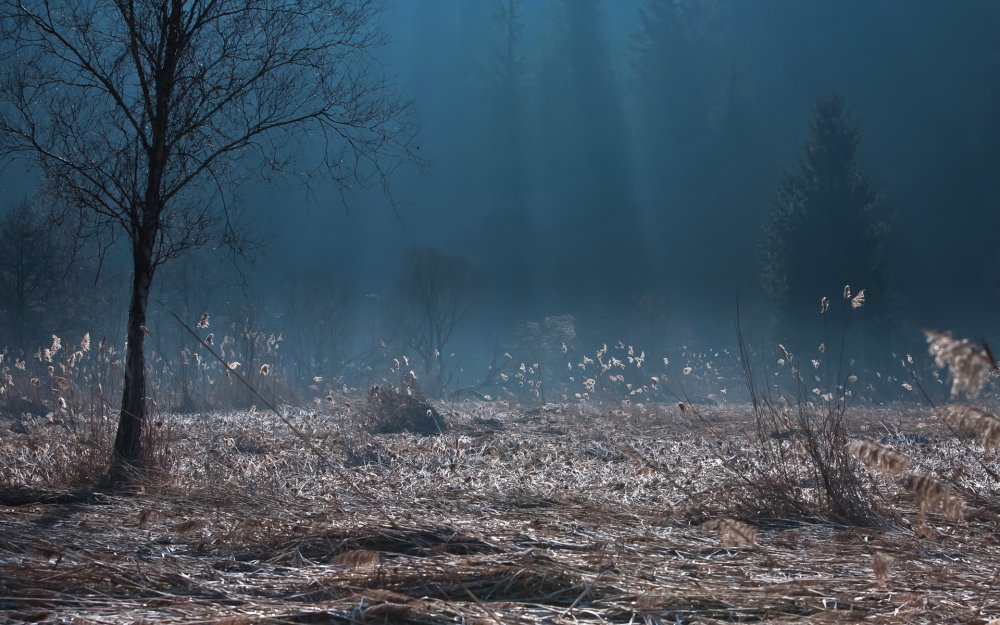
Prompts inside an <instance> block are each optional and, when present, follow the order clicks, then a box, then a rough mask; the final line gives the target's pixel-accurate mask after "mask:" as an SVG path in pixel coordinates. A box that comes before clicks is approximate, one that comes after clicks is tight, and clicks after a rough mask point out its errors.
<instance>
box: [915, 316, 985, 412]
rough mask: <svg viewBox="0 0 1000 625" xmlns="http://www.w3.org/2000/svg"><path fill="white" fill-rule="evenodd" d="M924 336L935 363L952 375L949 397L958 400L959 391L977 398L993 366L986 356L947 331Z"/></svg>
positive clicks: (972, 345)
mask: <svg viewBox="0 0 1000 625" xmlns="http://www.w3.org/2000/svg"><path fill="white" fill-rule="evenodd" d="M924 335H925V336H926V337H927V344H928V346H929V351H930V354H931V356H933V357H934V364H935V365H937V366H938V367H941V368H947V369H948V371H949V373H950V374H951V378H952V385H951V396H952V397H957V396H958V394H959V393H960V392H961V391H962V389H965V390H966V391H967V392H968V394H969V396H970V397H976V396H977V395H979V391H981V390H982V388H983V385H984V384H986V374H987V373H988V372H989V370H990V368H991V367H992V362H991V360H990V358H989V356H987V354H986V353H985V352H984V351H983V350H981V349H979V347H977V346H976V345H974V344H972V343H971V342H970V341H969V340H968V339H961V340H960V339H957V338H955V337H954V336H953V335H952V334H951V333H950V332H935V331H933V330H926V331H925V332H924Z"/></svg>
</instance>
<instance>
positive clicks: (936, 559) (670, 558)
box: [0, 396, 1000, 623]
mask: <svg viewBox="0 0 1000 625" xmlns="http://www.w3.org/2000/svg"><path fill="white" fill-rule="evenodd" d="M587 406H588V404H583V405H567V404H560V405H555V404H548V405H545V406H542V407H537V408H533V409H528V408H525V407H521V406H518V405H513V404H508V403H505V402H497V401H494V402H466V403H461V404H450V405H440V404H439V405H438V409H439V410H440V412H441V413H442V415H443V417H444V418H445V419H447V422H448V425H449V428H448V429H447V430H446V431H445V432H444V433H443V434H438V435H434V436H420V435H416V434H409V433H399V434H379V433H373V432H372V431H371V429H370V428H367V427H366V426H367V425H368V424H369V421H370V417H369V416H368V415H367V414H365V411H366V410H368V409H369V406H367V405H366V402H365V398H364V397H363V396H360V397H357V398H353V399H350V398H339V397H338V398H334V401H332V402H326V403H325V404H324V407H325V408H324V411H322V412H319V413H315V412H307V411H291V412H289V413H287V414H286V417H287V418H288V419H289V420H290V421H291V422H292V423H293V424H294V425H296V426H297V427H298V428H299V429H300V431H301V432H302V433H303V435H304V436H306V437H307V438H308V440H309V444H308V446H307V445H306V444H305V443H304V442H303V441H302V440H300V439H299V438H298V437H297V436H296V435H294V434H293V433H292V432H291V431H290V430H289V429H288V427H287V426H285V425H284V424H282V423H281V422H280V421H279V419H278V418H277V417H276V416H275V415H273V414H271V415H268V414H264V413H254V412H239V413H212V414H202V415H195V416H183V417H181V416H168V417H165V418H164V424H163V425H161V426H159V429H160V430H161V431H162V434H161V435H162V436H164V437H165V438H169V449H170V450H171V453H170V455H169V457H167V458H163V459H161V461H162V462H161V463H162V464H163V465H164V473H163V476H164V477H163V478H162V479H160V480H159V481H155V480H154V481H153V482H151V483H149V484H147V486H146V488H145V490H144V492H138V493H135V492H133V493H121V492H101V491H95V490H93V489H87V490H83V491H74V490H70V489H68V488H67V486H68V485H70V484H72V483H73V481H72V480H74V479H78V478H79V475H77V474H75V473H73V472H72V471H70V470H69V468H71V467H73V466H74V462H76V461H77V459H78V458H79V455H78V454H80V453H81V451H82V450H83V449H85V448H86V446H87V445H88V444H92V443H89V442H88V441H89V438H88V437H89V434H84V433H79V434H78V433H77V430H74V429H73V428H72V427H70V426H69V425H68V424H67V420H66V419H64V420H60V419H55V420H54V421H50V420H49V419H47V418H45V417H39V418H36V419H33V420H26V421H25V420H18V421H12V420H10V421H5V422H4V423H3V430H4V431H3V434H2V436H0V441H2V442H0V480H2V484H0V486H2V487H3V488H4V494H3V498H4V501H3V505H0V611H2V614H3V616H4V617H6V618H8V619H11V620H13V621H40V620H47V621H59V622H69V621H75V622H140V621H145V622H176V623H180V622H225V623H249V622H275V623H277V622H285V623H287V622H295V623H463V622H464V623H473V622H475V623H561V622H565V623H569V622H594V623H597V622H615V623H710V622H731V621H749V622H862V621H868V620H880V621H885V622H922V623H985V622H987V621H989V620H990V619H991V618H996V617H997V616H1000V579H998V569H997V563H998V562H1000V543H998V541H997V536H998V532H1000V523H998V519H1000V517H998V512H1000V505H998V501H1000V496H998V495H1000V484H998V483H997V482H996V481H995V480H993V479H992V478H991V477H990V475H989V473H988V468H989V467H990V466H993V467H996V456H995V455H992V454H995V451H994V450H986V449H984V448H983V447H981V446H980V444H979V442H977V441H975V440H964V439H960V438H957V437H955V436H954V434H953V433H952V432H951V431H950V430H949V429H948V428H947V427H946V426H945V425H944V424H943V423H941V422H939V421H936V420H935V419H934V418H933V417H932V415H931V414H930V412H929V411H928V410H916V409H912V410H910V411H909V412H907V411H904V410H900V409H896V410H888V409H886V410H861V409H859V410H852V411H849V412H848V413H847V414H846V416H845V428H846V429H847V431H849V432H852V433H854V434H852V436H860V437H861V438H863V439H864V440H866V441H870V442H871V444H872V445H875V444H878V445H880V447H882V448H884V449H885V450H886V451H885V452H880V451H877V450H876V448H874V447H867V448H866V449H867V450H868V451H867V452H866V454H867V455H866V457H867V458H868V459H869V460H872V459H874V460H876V464H878V461H879V460H878V459H879V458H881V459H882V460H884V461H886V462H887V463H888V465H887V466H890V467H894V466H896V461H891V462H890V461H889V460H886V459H887V458H892V457H893V456H888V455H886V454H890V453H891V454H895V455H898V456H899V457H900V458H902V457H905V458H906V465H907V470H908V473H907V474H906V475H908V476H935V478H934V479H935V480H936V481H935V482H934V483H933V484H932V483H931V482H929V481H925V482H921V483H919V484H918V483H916V481H919V480H917V478H916V477H911V478H905V477H904V478H900V477H899V476H893V475H889V474H882V473H878V472H867V471H866V470H863V469H862V471H863V472H862V475H863V476H864V479H865V480H866V482H865V483H866V485H867V486H866V488H870V489H871V492H872V493H873V496H875V495H876V494H877V496H879V497H880V498H882V499H884V501H885V502H886V505H888V506H891V509H892V512H893V514H892V515H889V516H885V517H880V518H879V523H877V524H873V525H875V526H874V527H857V526H847V525H842V524H837V523H834V522H831V521H830V520H829V519H824V518H822V516H821V515H815V516H814V518H805V516H804V515H800V516H799V517H797V518H795V517H792V516H788V517H785V518H778V517H775V516H768V515H767V514H766V510H764V509H760V510H756V511H754V510H750V509H748V508H747V505H746V503H747V502H748V501H752V500H753V498H754V497H760V496H761V495H762V493H760V492H759V488H760V486H761V483H762V482H760V481H759V480H754V479H748V476H750V477H752V476H754V475H757V476H760V475H763V474H764V472H765V471H766V468H765V469H761V468H759V467H754V466H753V463H755V462H759V461H760V459H761V456H760V441H759V440H758V439H757V438H756V436H757V435H756V434H755V432H754V431H753V428H754V425H753V420H752V418H751V408H750V407H749V406H737V405H731V406H728V407H726V406H724V407H715V408H711V409H709V408H704V409H700V408H698V407H697V406H695V407H691V406H687V407H686V410H684V411H681V410H680V409H679V408H678V407H676V406H667V407H665V406H663V405H659V406H657V405H654V404H649V405H647V406H645V407H639V406H632V407H630V408H629V409H627V410H621V409H616V410H614V411H611V410H604V409H602V408H600V407H599V406H598V405H589V407H587ZM95 429H97V430H99V428H96V426H95ZM79 431H80V432H85V430H82V429H81V430H79ZM915 433H919V434H920V436H919V437H918V436H913V434H915ZM769 440H770V441H773V442H774V444H775V445H777V446H776V447H774V449H775V450H779V449H784V450H785V451H784V453H786V454H788V455H789V456H788V457H789V458H791V461H789V462H787V463H785V464H783V465H782V466H783V467H785V468H788V469H789V473H788V474H787V475H786V477H787V478H788V479H791V480H793V482H792V483H790V484H788V485H787V487H788V488H789V489H791V491H798V493H799V495H800V496H801V497H800V499H801V501H810V500H811V499H810V497H812V495H811V494H810V493H814V492H815V489H816V488H817V487H818V485H817V483H816V482H815V475H814V471H813V470H812V469H811V468H810V463H809V461H808V455H809V453H810V452H809V450H808V449H804V450H803V449H799V448H797V447H796V444H795V439H794V437H792V438H781V437H775V438H769ZM859 446H860V443H858V444H853V443H852V447H859ZM970 446H971V447H970ZM310 448H314V449H315V450H317V451H318V452H319V453H320V454H323V457H322V458H320V457H318V456H317V455H316V453H315V452H314V451H310ZM970 452H972V453H970ZM796 462H801V466H800V467H799V470H795V466H796V465H795V463H796ZM908 486H909V487H910V488H911V489H914V490H916V489H923V491H924V494H925V495H926V496H928V497H930V496H940V493H939V492H938V491H936V490H934V489H935V488H937V487H939V486H940V487H942V488H946V489H948V492H949V493H952V494H953V495H954V496H956V497H961V498H962V499H963V501H964V507H963V508H962V510H961V514H960V515H959V516H957V517H955V518H951V517H949V516H948V515H947V514H945V513H946V512H949V509H948V508H947V507H942V506H941V505H938V506H931V505H925V503H924V501H925V500H924V499H921V498H918V497H914V496H913V493H912V492H911V490H910V489H908V488H907V487H908ZM931 491H934V492H931ZM935 493H937V494H936V495H935Z"/></svg>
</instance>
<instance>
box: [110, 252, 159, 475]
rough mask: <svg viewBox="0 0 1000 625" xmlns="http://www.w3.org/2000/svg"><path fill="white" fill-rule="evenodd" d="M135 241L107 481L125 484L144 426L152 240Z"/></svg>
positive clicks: (136, 469) (138, 465) (137, 467)
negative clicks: (117, 413)
mask: <svg viewBox="0 0 1000 625" xmlns="http://www.w3.org/2000/svg"><path fill="white" fill-rule="evenodd" d="M147 243H148V242H145V241H144V242H138V243H137V244H136V245H135V247H134V249H133V252H132V255H133V261H134V268H133V273H132V300H131V304H130V305H129V310H128V344H127V346H126V354H125V388H124V389H123V391H122V409H121V415H120V416H119V419H118V434H117V435H116V436H115V446H114V451H113V452H112V458H111V471H110V475H109V478H110V481H111V483H112V484H119V485H120V484H126V483H129V482H133V481H135V480H136V479H137V478H139V477H140V476H141V472H142V470H143V469H144V466H143V449H142V442H143V436H142V434H143V428H144V427H145V425H146V354H145V340H146V308H147V305H148V304H149V287H150V284H152V281H153V262H152V252H153V248H152V244H151V243H149V244H147Z"/></svg>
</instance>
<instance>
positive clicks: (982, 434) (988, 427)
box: [934, 405, 1000, 448]
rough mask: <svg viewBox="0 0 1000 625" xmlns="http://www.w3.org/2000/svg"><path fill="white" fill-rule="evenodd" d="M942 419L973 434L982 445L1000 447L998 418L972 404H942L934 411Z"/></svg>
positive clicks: (999, 422)
mask: <svg viewBox="0 0 1000 625" xmlns="http://www.w3.org/2000/svg"><path fill="white" fill-rule="evenodd" d="M934 415H935V416H937V417H938V418H940V419H941V420H942V421H944V422H945V423H947V424H948V425H950V426H951V427H953V428H955V429H956V430H959V431H962V432H968V433H971V434H974V435H975V436H976V437H977V438H978V439H979V440H980V441H981V442H982V444H983V446H984V447H996V448H1000V419H998V418H997V417H995V416H994V415H992V414H990V413H988V412H986V411H985V410H980V409H979V408H976V407H974V406H959V405H952V406H944V407H942V408H938V409H937V410H935V411H934Z"/></svg>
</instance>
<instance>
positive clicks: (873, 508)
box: [735, 288, 896, 526]
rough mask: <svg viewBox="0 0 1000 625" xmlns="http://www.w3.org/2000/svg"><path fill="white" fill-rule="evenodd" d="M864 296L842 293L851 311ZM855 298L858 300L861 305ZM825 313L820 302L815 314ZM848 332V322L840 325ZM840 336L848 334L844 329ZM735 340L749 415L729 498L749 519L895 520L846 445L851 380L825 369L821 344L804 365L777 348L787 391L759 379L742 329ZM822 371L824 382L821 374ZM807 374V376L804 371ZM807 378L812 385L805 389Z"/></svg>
mask: <svg viewBox="0 0 1000 625" xmlns="http://www.w3.org/2000/svg"><path fill="white" fill-rule="evenodd" d="M863 294H864V291H861V292H860V293H859V294H852V293H851V291H850V289H849V288H845V289H844V301H845V302H846V303H847V305H849V306H850V307H851V308H852V309H857V308H860V306H861V305H862V304H863V302H864V300H863ZM859 298H860V299H859ZM828 308H829V305H828V300H827V299H826V298H823V300H822V302H821V306H820V309H821V312H822V313H824V314H825V313H826V312H827V310H828ZM845 326H846V321H845ZM844 332H845V333H846V328H845V329H844ZM737 336H738V340H739V345H740V360H741V363H742V368H743V377H744V381H745V383H746V386H747V390H748V391H749V395H750V401H751V412H752V427H751V431H750V439H751V444H750V445H749V448H748V449H749V450H748V451H747V453H746V457H745V458H742V459H741V469H742V473H741V475H742V483H743V488H742V489H741V490H740V492H739V493H738V495H737V497H736V498H735V503H736V506H737V507H738V508H739V512H740V513H741V514H743V515H750V516H754V517H781V518H789V517H792V518H815V519H825V520H830V521H834V522H837V523H844V524H850V525H860V526H871V525H882V524H885V523H887V522H891V521H892V520H894V519H895V518H896V515H895V513H893V512H892V510H891V508H890V507H889V506H888V505H887V504H886V502H885V500H884V498H883V495H882V492H881V490H880V489H879V488H878V482H876V481H875V480H874V479H872V477H871V476H870V475H868V474H866V473H865V472H864V471H863V470H862V469H861V467H860V466H859V464H858V462H857V461H856V459H855V457H854V455H852V453H851V449H852V448H851V447H850V445H849V440H850V438H849V433H848V428H847V415H848V410H849V406H850V400H851V398H852V397H853V392H852V389H851V388H850V386H851V384H852V383H853V382H855V381H856V380H857V377H856V376H854V375H852V374H850V372H849V371H844V370H841V367H842V366H843V363H844V362H845V359H844V354H843V351H844V349H845V347H844V343H843V342H842V343H841V354H840V356H839V361H840V363H841V365H840V366H838V367H837V368H836V369H833V370H831V369H829V368H823V367H822V363H820V361H819V360H818V358H819V357H822V356H825V355H826V348H825V343H824V344H823V345H821V348H820V351H821V354H818V355H817V356H818V358H816V359H808V360H807V361H806V362H805V363H804V364H803V363H802V362H800V358H799V357H798V356H797V355H796V354H793V353H792V352H790V351H789V350H788V349H787V348H785V347H784V346H781V345H779V348H780V351H781V353H780V357H779V358H778V362H779V364H780V366H782V367H784V368H786V370H787V371H788V372H789V374H790V376H791V382H792V383H791V385H790V386H789V387H788V388H789V390H788V391H785V392H781V391H776V392H777V393H778V394H777V396H775V395H774V394H772V388H771V387H770V386H768V385H767V384H766V383H764V384H762V383H760V382H759V381H758V377H757V372H756V371H755V370H754V367H753V365H752V364H751V362H750V355H749V351H748V348H747V346H746V342H745V340H744V337H743V334H742V329H741V328H740V327H739V321H738V320H737ZM821 369H822V371H824V372H825V379H823V378H822V377H820V376H819V373H820V372H821ZM804 370H805V371H804ZM807 371H808V372H811V373H813V378H814V380H816V384H817V385H816V386H815V387H814V388H809V387H810V386H811V384H807V382H806V380H807V379H808V378H807V375H809V373H807Z"/></svg>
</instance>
